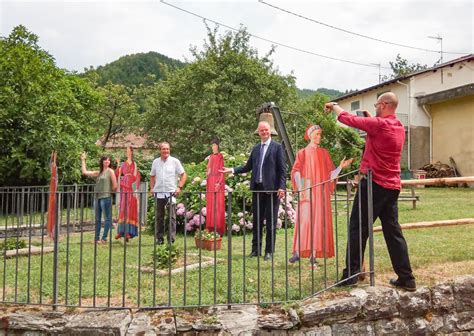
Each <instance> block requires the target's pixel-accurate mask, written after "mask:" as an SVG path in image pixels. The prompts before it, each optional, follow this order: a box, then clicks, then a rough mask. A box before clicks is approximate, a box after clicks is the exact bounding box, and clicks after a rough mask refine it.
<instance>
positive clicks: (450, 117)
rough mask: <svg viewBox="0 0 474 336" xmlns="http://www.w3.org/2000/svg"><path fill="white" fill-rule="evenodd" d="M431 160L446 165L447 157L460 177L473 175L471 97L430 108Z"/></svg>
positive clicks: (473, 99) (473, 105)
mask: <svg viewBox="0 0 474 336" xmlns="http://www.w3.org/2000/svg"><path fill="white" fill-rule="evenodd" d="M430 112H431V116H432V118H433V161H434V162H436V161H441V162H443V163H447V164H449V157H450V156H451V157H452V158H453V159H454V160H455V161H456V164H457V167H458V169H459V171H460V173H461V174H462V175H463V176H474V96H472V95H471V96H467V97H463V98H459V99H454V100H451V101H448V102H443V103H439V104H433V105H431V106H430Z"/></svg>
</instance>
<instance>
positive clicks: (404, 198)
mask: <svg viewBox="0 0 474 336" xmlns="http://www.w3.org/2000/svg"><path fill="white" fill-rule="evenodd" d="M337 184H338V185H345V186H346V192H347V194H348V195H349V201H353V200H354V195H355V189H357V185H358V182H357V181H354V180H348V181H338V182H337ZM415 188H416V186H406V187H404V188H402V190H401V191H400V195H399V196H398V201H399V202H412V205H413V209H414V210H415V209H416V202H418V201H419V200H420V196H419V195H417V194H416V191H415V190H416V189H415ZM346 197H347V196H346V195H339V194H338V201H339V200H340V201H345V200H347V198H346ZM333 200H334V199H333Z"/></svg>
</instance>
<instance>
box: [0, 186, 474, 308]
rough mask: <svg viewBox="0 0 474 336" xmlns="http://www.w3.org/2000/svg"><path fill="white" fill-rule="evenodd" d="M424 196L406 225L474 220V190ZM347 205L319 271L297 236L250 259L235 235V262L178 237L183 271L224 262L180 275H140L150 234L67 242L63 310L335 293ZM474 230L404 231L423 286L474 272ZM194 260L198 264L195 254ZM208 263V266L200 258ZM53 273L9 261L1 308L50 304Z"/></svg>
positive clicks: (382, 254) (379, 259) (405, 206)
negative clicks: (298, 254)
mask: <svg viewBox="0 0 474 336" xmlns="http://www.w3.org/2000/svg"><path fill="white" fill-rule="evenodd" d="M417 193H418V194H419V195H420V201H419V202H418V204H417V209H416V210H412V209H411V202H406V203H401V204H400V222H401V223H408V222H417V221H430V220H444V219H456V218H466V217H474V189H462V188H449V189H448V188H426V189H423V188H422V189H417ZM344 207H345V205H344V204H343V203H339V204H338V209H337V210H338V216H337V239H336V241H335V244H336V246H337V257H336V258H331V259H327V260H323V259H320V260H319V265H318V266H317V267H316V268H312V267H310V264H309V262H308V260H302V261H301V263H296V264H293V265H292V264H289V263H288V262H287V259H288V257H289V256H290V254H291V252H290V251H291V244H292V240H293V230H292V229H288V230H287V231H285V230H280V231H279V232H278V233H277V242H276V253H275V256H274V259H273V261H264V260H263V258H252V259H249V258H244V256H247V255H248V254H249V253H250V245H251V234H247V235H241V236H232V241H231V247H232V254H231V256H232V257H231V258H229V254H228V248H229V243H230V242H229V240H228V237H224V239H223V247H222V249H221V250H219V251H217V252H216V253H215V254H214V252H210V251H203V250H198V249H196V248H195V245H194V238H193V236H187V237H186V239H185V237H184V236H183V235H181V236H178V237H177V240H176V245H177V246H178V249H179V250H180V251H181V257H180V262H181V263H182V262H184V258H183V257H184V251H185V249H186V251H187V254H186V256H187V261H186V262H187V263H188V264H189V263H190V260H191V259H192V260H194V261H196V260H197V261H198V262H199V260H200V258H199V255H200V253H201V256H210V257H216V258H217V264H216V265H215V266H210V267H206V268H202V269H201V270H200V271H199V270H190V271H187V272H186V273H179V274H176V275H172V276H171V277H169V276H160V275H159V274H158V272H157V273H145V272H139V266H145V265H146V266H149V265H152V264H153V259H152V251H153V249H154V245H153V239H152V237H151V236H149V235H146V234H143V235H142V236H141V237H140V238H136V239H134V240H132V242H131V243H129V244H127V247H126V248H125V247H124V245H123V243H122V242H119V241H115V240H114V241H112V244H109V245H97V246H96V245H95V244H94V243H93V235H92V233H84V234H83V235H82V236H81V235H80V234H74V235H70V236H69V237H67V236H62V237H61V240H60V253H59V294H58V297H59V302H60V303H61V304H71V305H77V304H79V303H80V304H81V305H84V306H92V305H93V304H94V301H95V304H96V305H97V306H107V305H109V304H110V305H111V306H122V304H123V305H125V306H134V307H136V306H153V305H173V306H182V305H199V304H203V305H209V304H214V303H226V302H227V297H228V295H230V297H231V301H232V302H233V303H243V302H252V303H256V302H260V303H265V302H272V301H277V302H278V301H287V300H294V299H298V298H303V297H306V296H308V295H311V294H312V293H314V292H317V291H319V290H321V289H323V288H324V287H325V286H330V285H331V284H332V283H334V282H335V281H336V279H337V278H338V277H339V276H340V272H341V271H342V268H343V263H344V258H343V256H344V253H345V245H346V233H345V230H346V225H347V224H346V215H345V210H346V209H345V208H344ZM375 225H379V223H377V222H376V224H375ZM335 228H336V225H335ZM472 228H473V227H472V225H460V226H450V227H444V228H443V227H439V228H430V229H417V230H408V231H406V232H405V237H406V239H407V243H408V247H409V252H410V258H411V263H412V267H413V269H414V272H415V276H416V278H417V282H418V284H419V285H422V284H431V283H433V282H436V281H439V280H444V279H446V278H450V277H454V276H456V275H462V274H474V257H473V256H474V246H473V243H472V241H473V240H474V233H473V230H472ZM81 239H82V241H83V244H82V245H81ZM39 242H40V240H38V239H35V240H34V243H35V244H38V243H39ZM374 243H375V271H376V281H377V282H378V283H379V284H382V283H385V282H386V281H387V280H388V279H389V278H391V277H393V276H394V274H393V271H392V268H391V264H390V260H389V257H388V253H387V249H386V246H385V242H384V240H383V235H382V233H375V234H374ZM47 245H51V242H47ZM81 246H82V249H81ZM185 246H186V247H185ZM285 247H286V248H285ZM285 251H288V252H285ZM191 253H195V254H198V256H197V257H196V256H191V255H190V254H191ZM139 255H140V256H141V257H140V262H139ZM124 256H126V258H124ZM124 260H125V262H124ZM367 260H368V259H367ZM81 261H82V262H81ZM194 261H193V262H194ZM201 261H202V262H204V261H205V259H204V258H201ZM272 265H273V272H272ZM229 267H231V269H230V274H231V276H230V279H229V278H228V273H229ZM52 269H53V255H52V254H45V255H44V256H43V257H41V256H32V257H31V258H27V257H18V258H11V259H5V260H4V261H3V262H2V263H1V264H0V298H1V300H2V301H5V302H10V301H18V302H27V301H29V302H31V303H39V302H40V299H41V302H43V303H49V302H51V297H52ZM41 270H42V272H41ZM28 274H29V277H28ZM94 274H95V276H94ZM109 274H110V275H109ZM28 278H29V282H28ZM41 279H42V280H41ZM94 279H95V281H94ZM229 280H230V281H231V287H230V293H229V292H228V282H229ZM15 289H16V290H15Z"/></svg>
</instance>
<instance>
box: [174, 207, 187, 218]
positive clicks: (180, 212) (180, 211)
mask: <svg viewBox="0 0 474 336" xmlns="http://www.w3.org/2000/svg"><path fill="white" fill-rule="evenodd" d="M176 214H177V215H178V216H184V215H185V214H186V209H185V208H177V209H176Z"/></svg>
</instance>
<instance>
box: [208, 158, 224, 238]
mask: <svg viewBox="0 0 474 336" xmlns="http://www.w3.org/2000/svg"><path fill="white" fill-rule="evenodd" d="M223 168H224V157H223V156H222V154H221V153H217V154H211V155H210V156H209V162H208V163H207V183H206V229H207V230H208V231H211V232H214V225H215V226H216V231H217V232H218V233H219V234H220V235H221V236H222V235H223V234H224V232H225V194H224V190H225V179H224V173H219V170H221V169H223Z"/></svg>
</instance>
